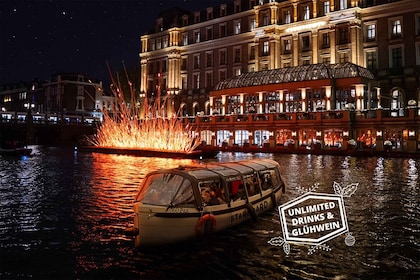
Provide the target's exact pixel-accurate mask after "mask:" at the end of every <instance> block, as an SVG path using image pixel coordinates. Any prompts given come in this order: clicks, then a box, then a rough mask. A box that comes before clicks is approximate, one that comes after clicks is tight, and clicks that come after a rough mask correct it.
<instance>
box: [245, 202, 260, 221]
mask: <svg viewBox="0 0 420 280" xmlns="http://www.w3.org/2000/svg"><path fill="white" fill-rule="evenodd" d="M245 207H246V209H247V210H248V213H249V216H251V219H252V221H254V222H256V221H257V219H258V215H257V212H256V211H255V209H254V207H253V206H252V204H251V202H249V201H248V202H247V203H246V204H245Z"/></svg>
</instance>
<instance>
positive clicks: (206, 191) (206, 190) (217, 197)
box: [198, 181, 226, 205]
mask: <svg viewBox="0 0 420 280" xmlns="http://www.w3.org/2000/svg"><path fill="white" fill-rule="evenodd" d="M198 187H199V189H200V193H201V198H202V203H203V205H219V204H223V203H226V197H225V191H224V190H223V187H222V185H221V184H220V182H219V181H202V182H199V183H198Z"/></svg>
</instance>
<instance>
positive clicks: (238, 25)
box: [234, 21, 241, 34]
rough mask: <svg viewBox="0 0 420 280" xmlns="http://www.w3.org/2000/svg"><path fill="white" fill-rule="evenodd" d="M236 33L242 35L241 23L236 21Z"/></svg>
mask: <svg viewBox="0 0 420 280" xmlns="http://www.w3.org/2000/svg"><path fill="white" fill-rule="evenodd" d="M234 33H235V34H240V33H241V22H240V21H236V22H235V23H234Z"/></svg>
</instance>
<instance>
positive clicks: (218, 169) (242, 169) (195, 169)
mask: <svg viewBox="0 0 420 280" xmlns="http://www.w3.org/2000/svg"><path fill="white" fill-rule="evenodd" d="M276 166H278V163H277V162H276V161H273V160H270V159H255V160H247V161H239V162H221V163H211V164H208V165H203V166H187V167H185V166H183V167H182V168H179V169H178V170H180V171H181V172H185V173H187V174H188V175H190V176H192V177H194V178H195V179H197V180H205V179H207V180H211V179H217V178H219V176H220V175H222V176H223V177H233V176H239V175H245V174H251V173H253V172H255V171H261V170H265V169H267V168H275V167H276Z"/></svg>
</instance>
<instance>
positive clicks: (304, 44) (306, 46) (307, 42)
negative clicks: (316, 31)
mask: <svg viewBox="0 0 420 280" xmlns="http://www.w3.org/2000/svg"><path fill="white" fill-rule="evenodd" d="M310 46H311V45H310V38H309V35H303V36H302V51H309V49H310Z"/></svg>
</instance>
